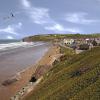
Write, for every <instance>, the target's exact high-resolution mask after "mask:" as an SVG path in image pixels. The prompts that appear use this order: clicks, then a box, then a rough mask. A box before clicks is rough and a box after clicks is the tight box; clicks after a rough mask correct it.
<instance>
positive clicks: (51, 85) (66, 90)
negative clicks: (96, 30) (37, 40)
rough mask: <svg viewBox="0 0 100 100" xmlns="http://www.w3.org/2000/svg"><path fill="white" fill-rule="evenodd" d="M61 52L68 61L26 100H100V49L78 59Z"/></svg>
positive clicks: (65, 50)
mask: <svg viewBox="0 0 100 100" xmlns="http://www.w3.org/2000/svg"><path fill="white" fill-rule="evenodd" d="M62 49H63V50H61V52H62V53H65V55H66V56H67V55H68V57H69V59H68V58H67V57H65V58H64V59H63V60H62V61H61V62H59V63H58V64H56V65H54V67H53V68H52V69H51V70H50V71H49V72H48V75H47V74H45V75H44V79H43V80H42V82H41V83H40V84H39V85H38V87H37V88H36V90H35V91H33V93H32V94H31V95H30V96H29V97H27V98H26V100H100V79H99V78H100V47H96V48H93V49H92V50H89V51H85V52H83V53H81V54H78V55H75V54H74V52H73V51H72V50H69V49H65V48H62ZM79 73H80V74H79Z"/></svg>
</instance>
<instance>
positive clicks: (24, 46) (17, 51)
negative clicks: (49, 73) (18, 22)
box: [0, 40, 51, 85]
mask: <svg viewBox="0 0 100 100" xmlns="http://www.w3.org/2000/svg"><path fill="white" fill-rule="evenodd" d="M50 46H51V44H49V43H45V42H23V41H21V40H0V85H1V84H2V82H3V81H5V80H7V79H9V78H10V77H13V76H15V75H16V74H17V73H19V72H22V71H24V70H26V69H27V68H30V67H31V66H33V65H35V64H36V63H37V62H38V61H39V60H40V59H41V58H42V56H43V55H44V54H45V53H46V52H47V51H48V49H49V48H50Z"/></svg>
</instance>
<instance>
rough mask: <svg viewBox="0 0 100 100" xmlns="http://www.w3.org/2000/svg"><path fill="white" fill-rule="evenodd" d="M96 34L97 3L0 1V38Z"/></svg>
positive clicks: (99, 27) (98, 23)
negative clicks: (56, 34)
mask: <svg viewBox="0 0 100 100" xmlns="http://www.w3.org/2000/svg"><path fill="white" fill-rule="evenodd" d="M54 33H58V34H60V33H61V34H63V33H64V34H70V33H74V34H75V33H81V34H90V33H100V0H0V39H21V38H23V37H27V36H31V35H37V34H54Z"/></svg>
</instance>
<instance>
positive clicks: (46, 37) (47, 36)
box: [23, 33, 100, 41]
mask: <svg viewBox="0 0 100 100" xmlns="http://www.w3.org/2000/svg"><path fill="white" fill-rule="evenodd" d="M95 37H100V34H99V33H98V34H42V35H34V36H30V37H28V39H29V40H31V41H54V40H55V39H64V38H95ZM23 40H25V38H24V39H23Z"/></svg>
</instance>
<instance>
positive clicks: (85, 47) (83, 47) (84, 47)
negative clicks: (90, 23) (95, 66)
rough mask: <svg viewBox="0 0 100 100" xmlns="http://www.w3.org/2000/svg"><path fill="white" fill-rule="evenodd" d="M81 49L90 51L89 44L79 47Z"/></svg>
mask: <svg viewBox="0 0 100 100" xmlns="http://www.w3.org/2000/svg"><path fill="white" fill-rule="evenodd" d="M79 49H80V50H88V49H89V45H88V44H81V45H80V46H79Z"/></svg>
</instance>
